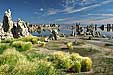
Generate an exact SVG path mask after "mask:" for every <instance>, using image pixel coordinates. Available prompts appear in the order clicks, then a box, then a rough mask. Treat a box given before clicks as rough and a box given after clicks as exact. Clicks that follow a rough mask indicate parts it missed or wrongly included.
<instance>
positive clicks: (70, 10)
mask: <svg viewBox="0 0 113 75" xmlns="http://www.w3.org/2000/svg"><path fill="white" fill-rule="evenodd" d="M110 2H113V0H109V1H103V2H101V3H98V4H95V5H91V6H87V7H83V8H80V9H74V7H71V9H70V7H67V8H65V9H64V10H66V9H67V10H66V11H67V12H66V13H68V14H70V13H76V12H80V11H83V10H87V9H91V8H95V7H98V6H101V5H104V4H108V3H110ZM64 10H63V11H64Z"/></svg>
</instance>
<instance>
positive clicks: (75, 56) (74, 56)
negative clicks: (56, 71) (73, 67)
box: [70, 53, 82, 62]
mask: <svg viewBox="0 0 113 75" xmlns="http://www.w3.org/2000/svg"><path fill="white" fill-rule="evenodd" d="M70 59H71V60H72V61H74V62H75V61H79V62H82V56H80V55H79V54H78V53H72V54H71V55H70Z"/></svg>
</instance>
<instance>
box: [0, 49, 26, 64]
mask: <svg viewBox="0 0 113 75" xmlns="http://www.w3.org/2000/svg"><path fill="white" fill-rule="evenodd" d="M21 60H26V57H25V56H24V55H23V54H21V53H19V52H18V51H16V50H15V49H14V48H11V49H7V50H5V51H4V52H3V54H2V55H1V56H0V65H1V64H8V65H11V66H14V65H15V64H16V63H17V62H18V61H21Z"/></svg>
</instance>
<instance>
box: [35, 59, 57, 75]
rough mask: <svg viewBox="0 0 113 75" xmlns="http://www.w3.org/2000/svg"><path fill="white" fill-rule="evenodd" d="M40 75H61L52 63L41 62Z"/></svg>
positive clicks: (39, 65) (39, 63) (38, 70)
mask: <svg viewBox="0 0 113 75" xmlns="http://www.w3.org/2000/svg"><path fill="white" fill-rule="evenodd" d="M37 74H38V75H59V74H58V70H57V69H56V68H55V67H54V66H53V65H52V63H51V62H47V61H43V60H41V61H39V62H38V69H37Z"/></svg>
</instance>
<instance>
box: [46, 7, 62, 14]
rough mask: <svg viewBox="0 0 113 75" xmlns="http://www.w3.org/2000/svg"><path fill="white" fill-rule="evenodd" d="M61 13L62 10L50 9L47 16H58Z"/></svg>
mask: <svg viewBox="0 0 113 75" xmlns="http://www.w3.org/2000/svg"><path fill="white" fill-rule="evenodd" d="M59 12H60V10H59V9H53V8H52V9H48V10H47V15H54V14H57V13H59Z"/></svg>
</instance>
